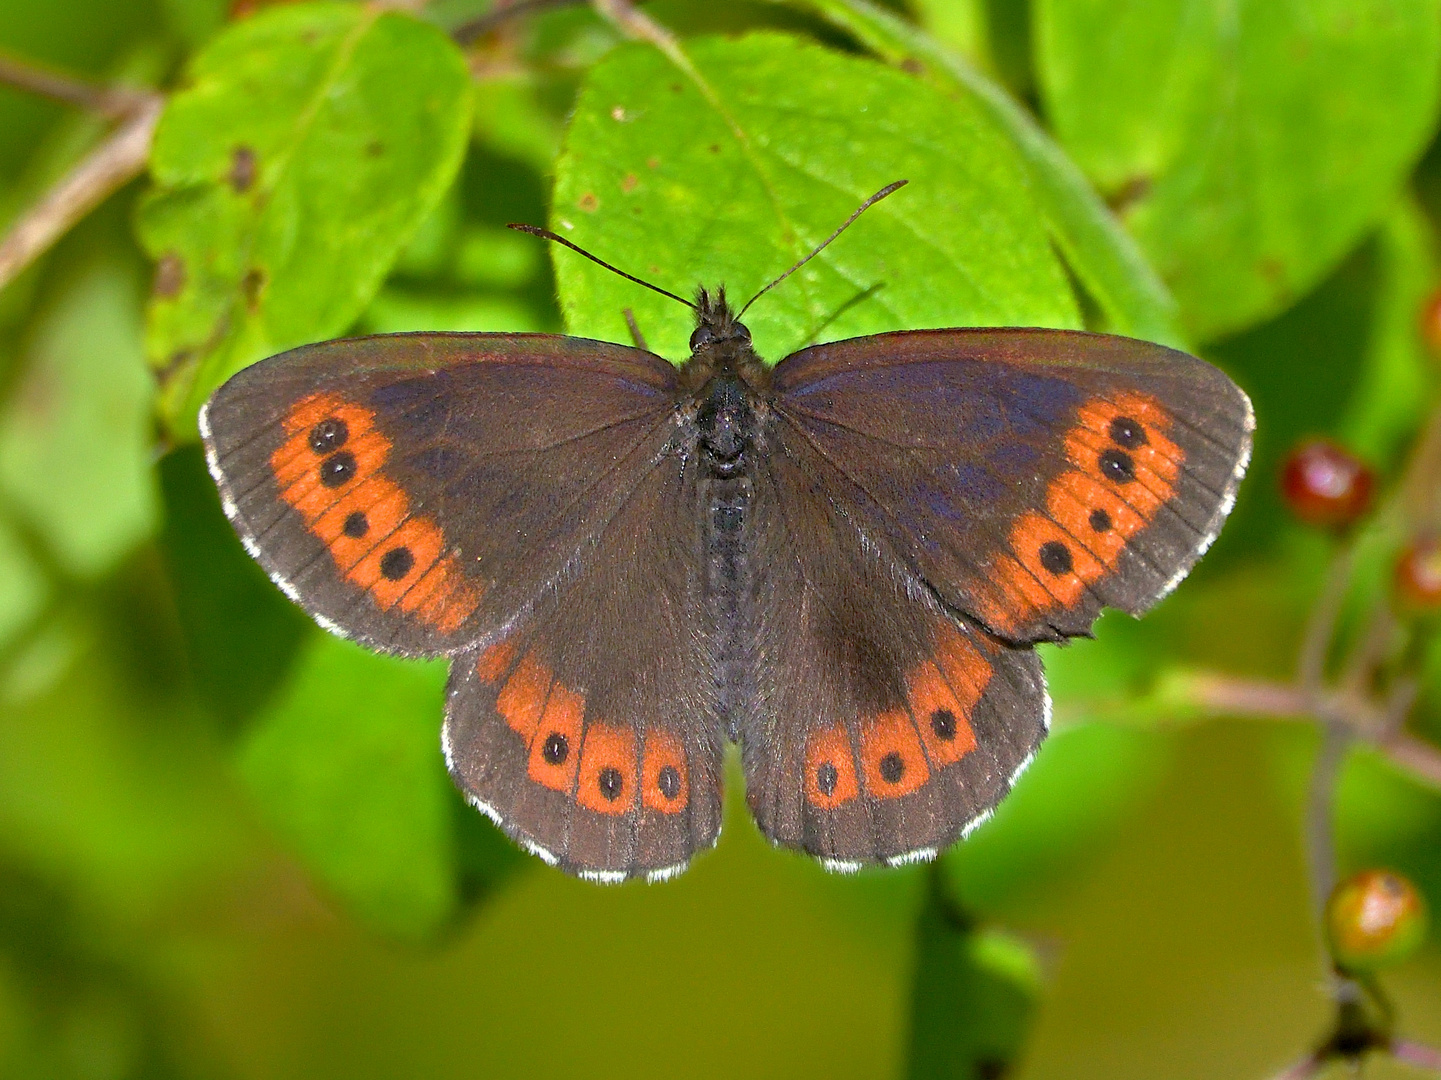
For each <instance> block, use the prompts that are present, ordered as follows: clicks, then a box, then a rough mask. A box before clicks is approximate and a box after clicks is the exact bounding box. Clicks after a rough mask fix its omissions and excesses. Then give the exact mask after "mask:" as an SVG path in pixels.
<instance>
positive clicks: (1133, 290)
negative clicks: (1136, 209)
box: [779, 0, 1186, 347]
mask: <svg viewBox="0 0 1441 1080" xmlns="http://www.w3.org/2000/svg"><path fill="white" fill-rule="evenodd" d="M779 2H783V3H788V4H791V5H793V6H796V7H800V8H805V9H809V10H813V11H815V12H816V13H817V14H818V15H820V16H821V17H822V18H824V19H826V20H827V21H828V22H830V23H831V24H832V25H834V26H836V27H838V28H840V29H842V30H844V31H845V32H846V33H848V34H850V35H852V36H854V37H855V38H856V40H857V41H859V42H860V43H861V44H863V45H864V46H865V47H866V48H868V49H870V50H872V51H873V52H874V53H875V54H876V55H877V56H880V57H882V58H883V59H885V60H886V61H887V62H888V63H891V64H895V65H897V66H898V67H901V68H903V69H904V70H906V71H910V72H915V73H917V75H918V76H919V77H920V78H923V79H925V80H926V81H928V82H930V83H932V84H933V85H935V86H936V87H938V88H939V89H941V90H942V91H943V92H945V93H947V94H950V95H952V96H955V97H958V98H961V99H963V100H964V101H966V102H968V103H969V104H970V106H971V107H975V108H979V109H981V110H982V111H983V112H984V113H985V115H986V116H987V117H989V118H990V120H991V121H992V122H993V123H994V124H996V126H997V127H998V128H1000V129H1001V130H1002V131H1004V132H1005V133H1006V136H1007V137H1008V138H1009V139H1010V140H1011V143H1012V144H1013V145H1014V147H1015V150H1016V153H1017V154H1018V155H1020V158H1021V160H1022V162H1023V163H1024V165H1025V175H1026V179H1027V181H1028V183H1029V185H1030V189H1031V197H1032V198H1033V199H1034V200H1035V203H1036V207H1037V210H1038V211H1039V212H1040V214H1041V215H1042V217H1043V218H1044V219H1045V223H1046V228H1047V229H1048V231H1049V232H1050V235H1051V240H1052V241H1053V242H1054V243H1055V245H1056V247H1057V248H1059V249H1060V251H1061V254H1062V255H1063V256H1065V259H1066V262H1067V264H1068V266H1069V267H1070V269H1071V271H1072V272H1073V273H1074V274H1075V275H1076V278H1077V279H1078V280H1079V281H1080V283H1081V284H1082V286H1084V288H1085V290H1086V292H1087V294H1088V295H1089V296H1090V297H1091V299H1093V300H1094V301H1095V304H1096V306H1097V307H1098V308H1099V309H1100V311H1099V314H1100V316H1101V320H1100V321H1101V326H1100V327H1099V328H1100V329H1106V330H1111V331H1113V332H1115V333H1118V334H1129V335H1131V336H1132V337H1138V338H1145V339H1147V340H1149V341H1159V342H1163V343H1164V344H1168V345H1175V346H1177V347H1184V346H1185V344H1186V342H1185V340H1184V335H1183V333H1182V331H1181V328H1180V325H1179V323H1178V322H1177V321H1176V312H1175V302H1174V301H1173V300H1172V299H1171V297H1170V294H1168V293H1167V292H1166V287H1165V286H1164V285H1163V284H1162V283H1161V280H1160V278H1158V277H1157V276H1156V274H1155V272H1154V271H1153V270H1152V269H1151V268H1150V267H1149V266H1148V265H1147V264H1146V260H1145V259H1144V258H1142V256H1141V253H1140V251H1139V249H1138V248H1137V247H1136V244H1135V241H1134V240H1132V239H1131V237H1130V236H1129V235H1128V234H1127V233H1126V231H1125V230H1124V229H1123V228H1121V225H1120V223H1119V222H1118V221H1117V220H1116V219H1115V217H1114V216H1113V215H1112V214H1111V213H1110V211H1109V210H1107V208H1106V205H1105V204H1104V203H1103V202H1101V200H1100V198H1099V197H1098V196H1097V195H1096V193H1095V192H1094V191H1093V190H1092V189H1091V187H1090V185H1089V184H1088V183H1087V181H1086V178H1085V177H1084V176H1083V175H1082V174H1081V171H1080V170H1079V169H1078V168H1076V166H1075V164H1074V163H1073V162H1072V161H1071V160H1070V159H1069V158H1068V157H1066V155H1065V154H1064V153H1063V152H1062V151H1061V149H1060V147H1058V146H1057V145H1056V143H1055V142H1054V141H1053V140H1052V139H1051V137H1050V136H1049V135H1047V134H1046V132H1045V131H1044V130H1042V128H1041V127H1040V125H1039V124H1037V123H1036V120H1035V118H1034V117H1033V116H1032V115H1031V114H1030V113H1029V112H1028V111H1027V110H1026V109H1025V108H1024V107H1023V106H1021V105H1020V104H1018V103H1017V102H1016V100H1015V99H1014V98H1013V97H1011V95H1010V94H1009V93H1007V92H1006V90H1005V89H1003V88H1002V87H1001V86H999V85H998V84H997V83H996V82H994V81H993V80H991V79H989V78H987V77H986V76H985V75H983V74H982V73H981V72H980V71H979V70H978V69H977V68H976V67H975V65H973V64H972V63H971V62H970V61H969V60H968V59H966V58H965V56H963V55H961V54H959V53H958V52H956V51H953V49H948V48H946V47H944V46H942V45H941V44H939V43H938V42H937V41H936V40H935V39H934V38H932V37H931V36H930V35H928V34H925V33H922V32H921V31H920V30H918V29H917V28H916V27H914V26H912V25H911V24H910V23H908V22H906V21H905V20H903V19H900V18H898V17H897V16H896V15H895V14H894V13H892V12H891V11H889V10H887V9H885V8H882V7H878V6H876V5H875V4H871V3H868V2H867V0H779ZM985 6H986V9H987V12H988V14H987V16H986V19H987V21H990V22H991V23H992V25H991V26H990V28H989V31H988V36H989V38H990V44H991V45H992V46H999V45H1000V44H1001V43H1000V42H998V41H997V40H996V35H997V34H998V33H1000V32H1001V30H1002V24H1004V25H1005V26H1008V27H1009V26H1011V25H1012V24H1013V23H1016V22H1018V21H1019V22H1024V18H1023V17H1022V16H1023V15H1024V12H1021V11H1020V10H1019V9H1020V7H1021V5H1020V4H1018V3H1016V2H1015V0H991V2H989V3H987V4H986V5H985ZM922 15H923V16H924V17H926V19H927V21H928V22H929V23H930V24H931V25H932V26H933V27H935V29H936V30H937V32H941V31H942V30H943V29H944V27H942V26H939V25H937V22H938V20H937V16H936V13H935V12H934V11H925V10H923V11H922ZM952 29H954V28H952ZM951 43H952V45H953V46H957V45H958V46H959V47H961V48H965V47H966V44H965V42H964V41H962V42H956V41H955V40H954V36H953V35H952V36H951ZM991 51H992V53H993V54H994V56H993V59H994V60H995V62H996V66H998V67H1004V66H1007V65H1006V64H1005V63H1004V62H1003V60H1002V58H1001V56H1000V53H1001V52H1003V51H1005V50H1004V49H1002V48H999V47H994V48H992V50H991Z"/></svg>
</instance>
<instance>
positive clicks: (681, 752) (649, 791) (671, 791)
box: [641, 728, 690, 814]
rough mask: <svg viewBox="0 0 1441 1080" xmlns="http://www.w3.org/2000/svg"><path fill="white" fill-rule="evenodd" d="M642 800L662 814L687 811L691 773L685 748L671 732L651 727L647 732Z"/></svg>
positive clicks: (642, 777)
mask: <svg viewBox="0 0 1441 1080" xmlns="http://www.w3.org/2000/svg"><path fill="white" fill-rule="evenodd" d="M641 800H642V801H643V802H644V804H645V806H646V809H648V810H659V811H660V812H661V813H663V814H675V813H679V812H680V811H682V810H684V809H685V807H686V804H687V803H688V802H690V772H689V770H688V769H687V768H686V760H685V747H684V746H683V745H682V744H681V741H680V739H679V738H678V737H676V736H675V735H672V734H671V733H670V732H669V731H661V730H659V729H656V728H652V729H651V730H650V731H647V732H646V733H645V755H644V757H643V759H642V762H641Z"/></svg>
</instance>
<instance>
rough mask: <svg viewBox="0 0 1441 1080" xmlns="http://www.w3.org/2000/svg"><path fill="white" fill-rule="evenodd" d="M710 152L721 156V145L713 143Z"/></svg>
mask: <svg viewBox="0 0 1441 1080" xmlns="http://www.w3.org/2000/svg"><path fill="white" fill-rule="evenodd" d="M710 152H711V153H712V154H719V153H720V143H711V144H710Z"/></svg>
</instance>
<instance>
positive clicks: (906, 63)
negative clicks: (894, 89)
mask: <svg viewBox="0 0 1441 1080" xmlns="http://www.w3.org/2000/svg"><path fill="white" fill-rule="evenodd" d="M901 70H902V71H904V72H906V74H908V75H923V74H925V71H926V65H925V64H923V63H921V62H920V61H919V60H917V59H916V58H915V57H914V56H908V57H906V58H905V59H904V60H902V61H901Z"/></svg>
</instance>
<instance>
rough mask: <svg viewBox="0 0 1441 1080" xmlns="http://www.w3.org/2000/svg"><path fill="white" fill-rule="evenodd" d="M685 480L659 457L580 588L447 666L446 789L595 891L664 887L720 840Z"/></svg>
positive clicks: (711, 698)
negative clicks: (459, 792)
mask: <svg viewBox="0 0 1441 1080" xmlns="http://www.w3.org/2000/svg"><path fill="white" fill-rule="evenodd" d="M683 466H684V461H683V458H682V457H681V456H680V455H677V454H667V455H665V456H664V457H663V458H662V459H660V460H659V461H658V462H656V463H655V464H654V465H653V466H651V467H649V468H647V469H646V471H645V474H644V476H643V478H642V479H641V480H640V482H639V483H638V484H637V485H636V486H635V488H634V490H633V491H632V492H631V493H630V495H629V497H628V498H627V500H626V502H625V503H624V505H623V506H622V507H621V509H620V510H619V511H618V512H617V514H616V515H615V516H614V517H613V518H612V519H611V520H610V522H609V523H608V524H607V525H606V527H605V528H604V529H603V530H601V532H600V533H599V534H598V536H597V537H596V539H595V544H594V549H593V551H591V552H590V553H589V554H588V556H587V557H586V558H585V559H584V561H583V562H582V563H581V565H580V566H579V567H578V569H577V570H576V572H575V574H574V575H573V576H570V577H568V578H567V579H566V580H564V581H562V582H559V583H557V585H556V587H555V589H554V591H553V595H551V596H548V597H546V598H543V599H542V600H541V602H540V603H538V604H537V605H536V606H535V608H534V610H533V611H532V613H531V615H530V616H529V617H528V618H527V619H526V620H524V621H523V622H522V623H521V624H520V625H518V626H517V627H516V628H514V629H513V630H511V631H510V632H508V633H507V634H506V635H505V636H504V637H502V638H500V639H498V640H497V641H496V642H495V643H494V644H491V645H489V646H487V647H486V648H484V649H479V650H477V651H474V652H470V653H466V654H464V655H461V656H458V657H456V658H455V659H454V661H453V664H452V669H451V681H450V689H449V693H448V705H447V710H446V723H445V745H446V757H447V760H448V762H449V765H450V770H451V774H452V776H453V777H454V778H455V781H456V783H457V784H458V785H459V786H460V787H461V788H462V789H463V790H464V791H465V792H466V793H467V794H468V795H469V796H470V798H471V799H472V801H473V802H474V803H475V804H476V805H477V806H478V807H479V808H480V809H482V810H483V811H484V812H485V813H487V814H488V815H490V816H491V817H492V818H493V819H494V820H496V821H497V822H498V823H499V824H500V825H501V826H502V827H503V828H504V829H505V830H506V831H507V832H509V833H510V835H512V836H513V837H515V838H516V839H517V840H519V841H520V842H521V843H522V844H523V845H525V846H526V847H527V848H529V849H530V850H532V851H534V852H535V853H537V854H539V855H541V856H542V857H543V858H545V859H547V860H548V861H551V862H554V863H558V864H559V865H560V866H562V867H563V868H564V869H567V870H569V871H571V872H574V873H579V874H581V875H582V876H586V877H591V878H595V879H598V880H621V879H624V878H627V877H634V876H641V875H644V876H649V877H652V878H655V877H666V876H669V875H670V874H673V873H675V872H677V871H679V870H680V869H681V868H683V867H684V866H685V864H686V862H687V861H688V860H689V859H690V857H691V855H692V854H693V853H694V852H696V851H697V850H700V849H704V848H708V847H710V846H711V845H712V844H713V843H714V842H715V839H716V836H717V835H718V833H719V831H720V811H721V744H722V738H723V736H722V734H721V731H720V727H719V723H718V720H717V717H716V701H715V687H714V681H713V679H712V677H711V665H710V660H709V653H708V651H707V642H706V641H705V640H704V636H703V635H702V634H701V633H699V627H700V626H701V625H702V611H701V607H700V604H701V600H700V586H699V574H700V569H699V566H700V564H699V558H698V555H697V552H698V545H697V540H698V533H697V530H696V528H695V520H696V518H695V515H696V504H695V499H696V489H695V484H694V481H693V476H692V474H689V473H687V472H686V471H685V469H684V467H683Z"/></svg>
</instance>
